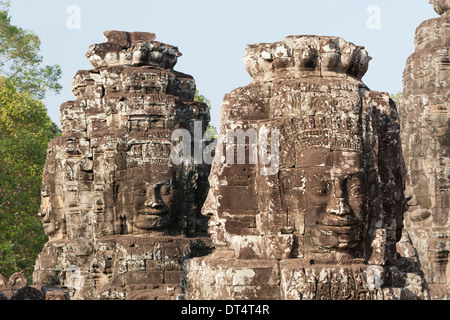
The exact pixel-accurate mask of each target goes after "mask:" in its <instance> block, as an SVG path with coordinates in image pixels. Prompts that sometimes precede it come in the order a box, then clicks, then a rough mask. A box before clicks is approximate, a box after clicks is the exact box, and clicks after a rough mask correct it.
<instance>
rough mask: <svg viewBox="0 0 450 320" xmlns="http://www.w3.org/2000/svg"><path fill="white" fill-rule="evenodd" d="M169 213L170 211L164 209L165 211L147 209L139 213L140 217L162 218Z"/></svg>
mask: <svg viewBox="0 0 450 320" xmlns="http://www.w3.org/2000/svg"><path fill="white" fill-rule="evenodd" d="M168 211H169V209H167V208H163V209H151V208H149V209H145V210H140V211H139V215H142V216H161V215H164V214H167V212H168Z"/></svg>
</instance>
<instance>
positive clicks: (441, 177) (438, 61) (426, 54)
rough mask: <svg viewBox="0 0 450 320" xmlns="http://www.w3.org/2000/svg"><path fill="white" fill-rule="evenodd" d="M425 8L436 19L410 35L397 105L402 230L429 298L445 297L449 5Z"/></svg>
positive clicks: (449, 270)
mask: <svg viewBox="0 0 450 320" xmlns="http://www.w3.org/2000/svg"><path fill="white" fill-rule="evenodd" d="M430 3H431V4H432V5H433V7H434V9H435V10H436V12H437V13H438V14H440V15H441V16H440V17H439V18H435V19H430V20H427V21H425V22H423V23H422V24H421V25H420V26H419V27H418V28H417V30H416V36H415V47H416V50H415V52H414V53H413V54H412V55H411V56H410V57H409V58H408V60H407V63H406V68H405V71H404V74H403V84H404V92H403V98H402V99H401V102H400V107H399V109H400V116H401V119H402V126H403V128H402V141H403V152H404V157H405V163H406V168H407V171H408V175H407V180H406V195H407V197H408V199H409V202H408V205H409V209H408V211H407V212H406V213H405V225H406V229H407V230H408V233H409V236H410V237H411V239H412V243H413V245H414V247H415V248H416V250H417V252H418V255H419V258H420V264H421V267H422V270H423V271H424V273H425V276H426V279H427V281H428V283H429V287H430V290H431V294H432V298H433V299H443V298H445V297H446V298H447V299H448V298H449V297H450V296H449V293H450V291H449V290H450V289H449V288H450V264H449V262H448V260H449V257H448V254H449V250H450V241H449V236H450V228H449V227H450V224H449V211H450V206H449V199H450V191H449V176H450V131H449V127H450V117H449V115H450V90H449V86H450V84H449V79H450V56H449V50H450V42H449V38H450V16H449V14H450V10H449V9H450V1H448V0H432V1H430Z"/></svg>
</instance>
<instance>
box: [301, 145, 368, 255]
mask: <svg viewBox="0 0 450 320" xmlns="http://www.w3.org/2000/svg"><path fill="white" fill-rule="evenodd" d="M300 159H301V163H300V167H301V169H300V170H301V172H302V183H304V186H305V199H306V201H305V204H304V221H305V249H306V250H307V251H310V252H321V251H323V250H325V251H329V250H330V249H333V250H339V251H352V250H353V249H354V248H356V247H357V246H358V245H360V244H362V243H363V241H364V238H365V232H366V229H367V225H368V221H367V209H366V200H367V199H366V188H367V183H366V174H365V171H364V168H363V165H362V155H361V154H360V153H358V152H347V151H330V150H329V149H326V148H307V149H305V150H303V151H302V152H301V155H300Z"/></svg>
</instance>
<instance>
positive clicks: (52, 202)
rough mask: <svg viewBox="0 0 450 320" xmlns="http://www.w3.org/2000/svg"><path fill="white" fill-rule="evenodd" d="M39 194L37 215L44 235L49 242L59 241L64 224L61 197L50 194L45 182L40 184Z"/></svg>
mask: <svg viewBox="0 0 450 320" xmlns="http://www.w3.org/2000/svg"><path fill="white" fill-rule="evenodd" d="M45 179H46V177H45V176H44V180H45ZM41 194H42V199H41V206H40V207H39V212H38V213H39V215H40V216H41V217H42V225H43V227H44V231H45V234H46V235H47V236H49V238H50V240H59V239H61V238H62V233H63V230H62V228H63V224H64V221H63V219H64V218H63V210H62V197H60V196H58V195H57V194H50V192H49V185H48V183H47V182H46V181H43V183H42V191H41Z"/></svg>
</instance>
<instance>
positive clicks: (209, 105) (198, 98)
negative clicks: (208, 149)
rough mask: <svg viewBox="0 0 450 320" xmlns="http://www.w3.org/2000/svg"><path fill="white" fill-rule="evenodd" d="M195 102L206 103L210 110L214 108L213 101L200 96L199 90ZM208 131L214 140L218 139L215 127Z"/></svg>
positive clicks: (209, 128) (210, 127)
mask: <svg viewBox="0 0 450 320" xmlns="http://www.w3.org/2000/svg"><path fill="white" fill-rule="evenodd" d="M194 101H197V102H202V103H206V105H207V106H208V108H209V109H211V108H212V104H211V100H209V99H208V98H206V97H205V96H204V95H202V94H200V92H199V91H198V89H197V92H196V93H195V97H194ZM207 130H208V132H209V134H210V136H211V138H212V139H216V138H217V135H218V132H217V128H216V127H215V126H213V125H210V126H208V128H207Z"/></svg>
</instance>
